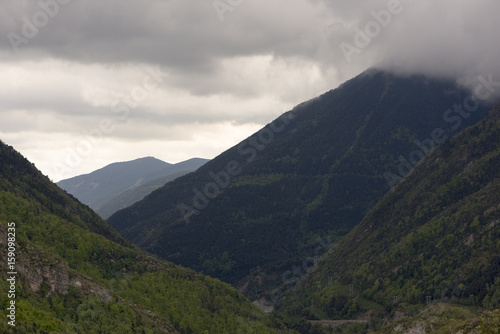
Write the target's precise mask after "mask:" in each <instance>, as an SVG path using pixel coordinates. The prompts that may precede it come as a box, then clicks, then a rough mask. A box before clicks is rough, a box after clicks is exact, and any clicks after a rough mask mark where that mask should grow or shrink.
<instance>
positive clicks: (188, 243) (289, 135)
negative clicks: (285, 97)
mask: <svg viewBox="0 0 500 334" xmlns="http://www.w3.org/2000/svg"><path fill="white" fill-rule="evenodd" d="M468 97H470V95H469V93H468V91H466V90H464V89H461V88H460V87H457V85H456V84H455V83H454V82H451V81H446V80H439V79H431V78H427V77H423V76H409V77H408V76H407V77H400V76H396V75H393V74H390V73H386V72H382V71H378V70H369V71H367V72H365V73H363V74H361V75H359V76H358V77H356V78H354V79H352V80H350V81H348V82H346V83H344V84H343V85H341V86H340V87H339V88H337V89H335V90H332V91H329V92H327V93H325V94H323V95H322V96H320V97H318V98H315V99H313V100H311V101H308V102H306V103H303V104H301V105H299V106H297V107H295V108H294V109H293V110H291V111H289V112H287V113H285V114H284V115H282V116H281V117H279V118H278V119H276V120H275V121H273V122H272V123H270V124H268V125H267V126H265V127H264V128H263V129H262V130H260V131H259V132H257V133H256V134H254V135H252V136H251V137H249V138H248V139H246V140H244V141H243V142H241V143H239V144H238V145H236V146H234V147H233V148H231V149H229V150H227V151H226V152H224V153H222V154H221V155H219V156H218V157H216V158H215V159H213V160H211V161H210V162H208V163H207V164H205V165H204V166H202V167H201V168H200V169H198V170H197V171H196V172H194V173H191V174H188V175H185V176H183V177H180V178H178V179H176V180H175V181H173V182H170V183H168V184H167V185H165V186H164V187H162V188H160V189H158V190H156V191H155V192H153V193H151V194H150V195H149V196H148V197H146V198H145V199H144V200H142V201H140V202H138V203H136V204H134V205H133V206H131V207H129V208H127V209H124V210H121V211H119V212H117V213H115V214H114V215H113V216H111V217H110V218H109V219H108V222H109V223H110V224H111V225H112V226H113V227H115V228H116V229H117V230H118V231H119V232H120V233H121V234H122V235H123V236H125V237H126V238H128V239H129V240H131V241H132V242H134V243H135V244H136V245H138V246H140V247H142V248H144V249H146V250H147V251H149V252H152V253H154V254H157V255H159V256H160V257H162V258H165V259H168V260H170V261H173V262H174V263H178V264H181V265H184V266H187V267H191V268H194V269H195V270H199V271H203V272H204V273H205V274H208V275H211V276H213V277H217V278H220V279H222V280H223V281H225V282H228V283H231V284H233V285H235V286H238V287H239V288H240V291H242V292H244V293H245V294H247V295H248V296H252V295H256V296H257V295H259V294H260V293H262V292H263V291H267V290H269V289H272V288H273V287H276V286H278V285H280V284H281V283H282V275H283V274H284V273H286V272H288V271H289V269H290V268H293V267H296V266H301V265H303V261H304V255H305V254H307V255H306V256H307V257H308V258H309V261H312V262H314V258H315V257H317V256H319V255H321V254H322V253H323V252H325V251H326V250H327V249H328V247H329V245H330V244H331V243H333V242H335V240H338V238H339V237H340V236H342V235H345V234H346V233H347V232H349V231H350V230H351V229H352V228H353V227H354V226H356V225H357V224H358V223H359V222H360V221H361V219H362V218H363V217H364V216H365V214H366V213H367V212H368V211H369V209H371V208H372V207H373V205H375V204H376V203H377V201H378V200H380V199H381V198H382V197H383V196H384V195H385V193H386V192H388V191H389V189H390V188H391V186H393V185H394V183H395V182H396V181H397V180H398V179H400V178H401V176H404V175H405V174H407V173H408V172H409V169H411V166H410V163H412V164H416V163H417V161H418V160H419V159H420V158H422V157H423V156H424V155H425V153H424V152H427V151H429V150H430V149H431V148H432V147H433V146H435V145H437V144H438V142H439V143H440V142H443V141H445V139H447V138H449V137H450V136H451V135H452V134H453V133H454V132H456V131H458V129H459V128H463V127H464V126H467V125H470V124H474V123H476V122H477V121H479V120H480V119H482V118H483V117H484V115H485V114H486V112H487V109H486V108H485V107H482V106H481V107H479V106H477V105H476V106H475V109H474V110H475V111H474V112H471V113H470V114H468V115H467V117H466V118H463V117H461V116H460V114H458V113H457V111H456V109H455V110H452V109H453V106H454V105H455V106H456V105H463V104H464V101H468V99H467V98H468ZM398 170H399V171H398ZM400 173H401V174H400ZM395 180H396V181H395Z"/></svg>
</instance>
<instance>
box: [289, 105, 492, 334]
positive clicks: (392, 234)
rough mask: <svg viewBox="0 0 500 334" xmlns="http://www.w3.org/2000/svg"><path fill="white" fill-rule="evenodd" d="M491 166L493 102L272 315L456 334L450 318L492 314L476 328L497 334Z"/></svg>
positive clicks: (458, 326)
mask: <svg viewBox="0 0 500 334" xmlns="http://www.w3.org/2000/svg"><path fill="white" fill-rule="evenodd" d="M499 166H500V105H499V106H497V107H496V108H495V109H494V110H493V111H491V112H490V113H489V115H488V117H487V118H486V119H485V120H484V121H482V122H481V123H480V124H478V125H476V126H474V127H471V128H469V129H466V130H465V131H463V132H462V133H460V134H459V135H457V136H456V137H454V138H453V139H451V140H450V141H448V142H446V143H445V144H443V145H442V146H441V147H439V148H437V149H436V150H435V151H434V152H433V153H432V154H431V155H430V156H428V157H427V159H425V161H424V162H423V163H421V164H420V165H419V166H418V167H417V168H416V169H415V171H414V172H413V173H412V174H411V175H409V176H408V177H407V178H406V179H405V180H404V181H403V182H401V183H400V184H399V185H398V186H397V187H396V189H395V190H394V191H393V192H389V193H388V194H387V195H386V196H385V197H384V198H383V199H382V200H381V201H380V202H379V203H378V204H377V205H376V206H375V207H374V208H373V209H372V210H371V211H370V212H369V213H368V215H367V216H366V217H365V218H364V219H363V221H362V222H361V223H360V224H359V225H358V226H357V227H355V228H354V230H353V231H352V232H351V233H349V234H348V235H347V236H346V237H345V238H344V239H343V240H342V241H341V242H340V243H339V245H338V247H334V248H332V249H331V251H330V252H329V253H328V254H327V255H326V256H325V257H324V258H323V259H322V260H321V261H320V262H319V264H318V266H317V268H315V269H314V270H313V271H311V272H310V273H309V274H308V275H307V276H306V277H305V278H304V279H302V280H300V281H299V282H298V283H297V285H296V286H295V287H294V289H292V290H291V291H290V292H289V293H288V294H287V296H286V298H284V299H282V300H281V306H280V312H282V313H283V314H286V316H285V317H290V319H289V321H288V322H289V323H293V322H294V321H295V320H293V319H297V318H305V319H311V320H315V319H365V320H367V323H366V324H365V329H366V328H368V326H369V325H371V326H372V327H371V328H372V329H374V328H380V327H381V326H382V325H384V323H386V322H387V321H388V319H398V318H404V319H405V321H406V323H405V322H402V323H401V326H403V327H401V328H407V327H405V326H407V325H408V323H411V322H413V323H414V324H416V323H417V322H418V321H417V320H418V319H421V318H427V319H429V318H431V317H432V316H433V317H435V319H434V320H433V321H434V322H435V324H434V327H432V328H430V327H428V326H427V325H426V326H427V327H426V328H427V330H428V331H430V332H437V328H440V327H439V326H444V327H445V329H446V332H448V327H450V328H451V327H453V328H454V329H455V330H456V331H453V332H458V331H459V330H460V329H463V328H466V326H468V325H467V324H464V323H463V322H460V321H458V320H459V319H467V318H474V317H475V316H477V315H478V314H480V311H481V310H496V311H494V312H493V313H487V312H486V313H485V314H484V316H483V318H484V319H483V320H484V321H486V322H487V323H489V325H488V324H485V325H484V326H486V327H483V329H482V331H481V332H482V333H494V332H493V331H489V330H492V329H495V328H496V329H498V325H499V322H498V309H499V308H500V224H499V223H500V168H499ZM443 303H444V304H446V305H440V304H443ZM425 305H433V307H432V308H430V310H425V309H424V307H425ZM450 305H457V306H450ZM407 317H410V318H407ZM479 318H480V316H479ZM489 318H491V319H490V320H488V319H489ZM453 319H455V321H454V322H453V321H452V320H453ZM495 319H496V320H495ZM474 321H475V320H474ZM474 321H472V322H474ZM481 321H482V320H481ZM477 322H480V320H477ZM427 323H429V322H427ZM430 323H432V321H430ZM469 325H470V324H469ZM464 326H465V327H464ZM295 327H296V328H300V327H297V326H295ZM393 327H394V326H393Z"/></svg>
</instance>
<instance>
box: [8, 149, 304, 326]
mask: <svg viewBox="0 0 500 334" xmlns="http://www.w3.org/2000/svg"><path fill="white" fill-rule="evenodd" d="M0 256H1V258H2V259H4V260H2V261H3V262H2V263H4V264H5V266H4V269H3V270H1V271H0V291H2V296H1V297H0V301H1V303H2V308H1V311H0V314H1V316H2V321H0V333H6V334H8V333H154V334H158V333H172V334H175V333H193V334H194V333H196V334H204V333H248V332H258V333H275V334H278V333H292V332H290V331H288V330H286V329H285V328H284V327H283V326H282V325H281V324H280V323H279V322H278V321H276V319H273V320H272V319H271V318H270V317H269V316H268V315H266V314H264V313H263V312H262V311H260V310H258V309H257V308H256V307H255V306H253V305H252V304H250V302H249V301H247V300H246V299H245V298H244V297H243V296H242V295H240V294H239V293H238V292H237V291H236V290H235V289H233V288H232V287H230V286H229V285H227V284H224V283H221V282H220V281H219V280H215V279H212V278H210V277H207V276H203V275H200V274H198V273H195V272H194V271H192V270H190V269H186V268H182V267H180V266H176V265H174V264H172V263H169V262H166V261H161V260H158V259H157V258H155V257H152V256H151V255H149V254H146V253H145V252H144V251H142V250H140V249H138V248H137V247H135V246H133V245H132V244H131V243H130V242H128V241H126V240H125V239H123V237H121V236H120V235H119V234H118V233H117V232H116V231H115V230H114V229H113V228H111V227H110V226H109V225H108V224H106V223H105V222H104V221H103V220H102V219H101V218H100V217H99V216H98V215H97V214H95V213H94V212H93V211H92V210H90V209H89V208H88V207H86V206H84V205H82V204H81V203H79V202H78V201H77V200H75V199H74V198H73V197H72V196H70V195H68V194H67V193H65V192H64V191H63V190H61V189H60V188H59V187H57V186H56V185H55V184H53V183H51V182H50V180H49V179H48V178H47V177H45V176H43V175H42V174H41V173H40V172H39V171H38V170H37V169H36V168H35V167H34V165H33V164H31V163H30V162H29V161H28V160H26V159H25V158H24V157H22V156H21V155H20V154H19V153H18V152H16V151H15V150H14V149H13V148H12V147H9V146H7V145H5V144H4V143H3V142H1V141H0ZM4 261H5V262H4ZM7 261H8V263H9V266H10V267H7ZM7 292H9V293H7ZM293 333H295V332H293Z"/></svg>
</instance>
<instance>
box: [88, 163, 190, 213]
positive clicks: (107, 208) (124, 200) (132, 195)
mask: <svg viewBox="0 0 500 334" xmlns="http://www.w3.org/2000/svg"><path fill="white" fill-rule="evenodd" d="M191 172H192V170H189V171H181V172H176V173H172V174H169V175H167V176H165V177H161V178H159V179H155V180H153V181H150V182H148V183H145V184H143V185H141V186H138V187H133V188H129V189H127V190H124V191H122V192H121V193H120V194H119V195H118V196H116V197H113V198H112V199H110V200H108V201H107V202H105V203H104V204H102V205H100V206H99V207H98V208H96V209H95V212H96V213H97V214H98V215H99V216H101V217H102V218H103V219H108V218H109V217H110V216H111V215H112V214H113V213H115V212H117V211H119V210H121V209H125V208H126V207H129V206H131V205H132V204H134V203H136V202H139V201H140V200H141V199H143V198H144V197H146V196H147V195H149V194H151V193H152V192H153V191H155V190H156V189H158V188H160V187H161V186H163V185H165V184H167V183H168V182H170V181H173V180H175V179H176V178H178V177H181V176H183V175H186V174H188V173H191Z"/></svg>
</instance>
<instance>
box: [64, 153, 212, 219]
mask: <svg viewBox="0 0 500 334" xmlns="http://www.w3.org/2000/svg"><path fill="white" fill-rule="evenodd" d="M207 161H208V160H206V159H199V158H193V159H189V160H186V161H183V162H179V163H177V164H169V163H166V162H164V161H161V160H158V159H156V158H153V157H146V158H141V159H137V160H133V161H127V162H117V163H113V164H110V165H108V166H106V167H103V168H101V169H98V170H96V171H94V172H92V173H90V174H85V175H79V176H75V177H73V178H70V179H66V180H62V181H59V182H57V185H58V186H59V187H61V188H62V189H64V190H66V191H67V192H68V193H70V194H72V195H73V196H75V197H76V198H77V199H78V200H80V201H81V202H82V203H84V204H86V205H88V206H90V207H91V208H92V209H94V210H97V209H98V208H100V207H101V206H102V205H103V204H105V203H106V202H108V201H110V200H112V199H113V198H115V197H116V196H118V195H120V194H121V193H122V192H124V191H126V190H130V189H134V188H137V187H140V186H142V185H144V184H146V183H148V182H151V181H154V180H157V179H165V178H167V177H169V175H172V174H174V173H178V172H186V171H194V170H196V169H198V168H199V167H200V166H202V165H203V164H205V163H206V162H207ZM156 182H157V183H158V182H160V180H158V181H156ZM162 185H163V184H162ZM152 190H154V189H152ZM143 193H144V192H140V193H139V194H143ZM146 195H147V194H146ZM137 196H138V195H136V196H135V197H134V196H133V198H134V200H140V199H142V198H143V197H144V196H142V197H140V198H137ZM134 202H135V201H134ZM132 203H133V202H132ZM105 212H107V213H109V212H110V210H109V207H107V209H106V211H105Z"/></svg>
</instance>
